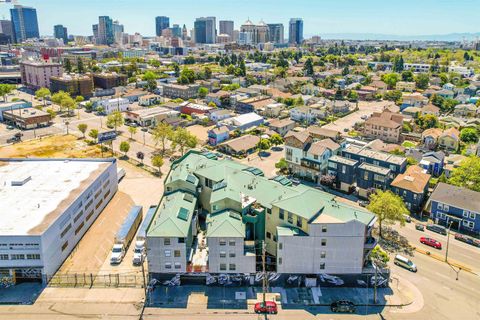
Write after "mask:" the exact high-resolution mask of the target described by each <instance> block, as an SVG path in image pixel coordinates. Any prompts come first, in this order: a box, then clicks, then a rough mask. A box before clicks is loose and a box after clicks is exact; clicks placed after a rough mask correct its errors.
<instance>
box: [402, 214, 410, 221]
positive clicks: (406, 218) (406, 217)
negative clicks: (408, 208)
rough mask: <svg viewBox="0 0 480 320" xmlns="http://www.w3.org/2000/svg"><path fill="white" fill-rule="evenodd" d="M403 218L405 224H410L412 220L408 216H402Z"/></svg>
mask: <svg viewBox="0 0 480 320" xmlns="http://www.w3.org/2000/svg"><path fill="white" fill-rule="evenodd" d="M403 217H404V218H405V222H408V223H410V222H412V218H411V217H410V216H409V215H408V214H404V215H403Z"/></svg>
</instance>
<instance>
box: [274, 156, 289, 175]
mask: <svg viewBox="0 0 480 320" xmlns="http://www.w3.org/2000/svg"><path fill="white" fill-rule="evenodd" d="M275 168H277V169H279V170H280V171H281V172H287V170H288V162H287V160H285V158H281V159H280V160H279V161H278V162H277V163H275Z"/></svg>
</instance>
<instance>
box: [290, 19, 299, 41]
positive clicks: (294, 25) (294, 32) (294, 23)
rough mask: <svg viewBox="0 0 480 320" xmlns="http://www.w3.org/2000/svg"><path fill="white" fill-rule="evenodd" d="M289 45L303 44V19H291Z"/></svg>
mask: <svg viewBox="0 0 480 320" xmlns="http://www.w3.org/2000/svg"><path fill="white" fill-rule="evenodd" d="M289 25H290V28H289V33H288V43H290V44H302V42H303V20H302V19H301V18H292V19H290V24H289Z"/></svg>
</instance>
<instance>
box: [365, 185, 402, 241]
mask: <svg viewBox="0 0 480 320" xmlns="http://www.w3.org/2000/svg"><path fill="white" fill-rule="evenodd" d="M367 209H368V210H370V211H371V212H373V213H374V214H375V215H376V216H377V221H378V228H379V234H380V237H381V238H383V234H382V227H383V225H384V224H392V223H395V222H396V221H399V222H400V225H402V226H403V225H405V217H404V215H409V214H410V213H409V211H408V209H407V207H406V206H405V203H404V202H403V200H402V198H400V197H399V196H398V195H396V194H394V193H393V192H391V191H389V190H388V191H382V190H377V191H376V193H374V194H372V195H370V204H369V205H368V207H367Z"/></svg>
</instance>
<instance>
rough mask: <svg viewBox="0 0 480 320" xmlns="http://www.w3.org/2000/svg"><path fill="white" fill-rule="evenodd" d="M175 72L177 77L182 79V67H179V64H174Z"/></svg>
mask: <svg viewBox="0 0 480 320" xmlns="http://www.w3.org/2000/svg"><path fill="white" fill-rule="evenodd" d="M173 71H174V72H175V77H177V78H178V77H180V67H179V66H178V63H174V64H173Z"/></svg>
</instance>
